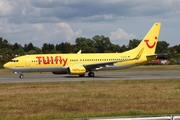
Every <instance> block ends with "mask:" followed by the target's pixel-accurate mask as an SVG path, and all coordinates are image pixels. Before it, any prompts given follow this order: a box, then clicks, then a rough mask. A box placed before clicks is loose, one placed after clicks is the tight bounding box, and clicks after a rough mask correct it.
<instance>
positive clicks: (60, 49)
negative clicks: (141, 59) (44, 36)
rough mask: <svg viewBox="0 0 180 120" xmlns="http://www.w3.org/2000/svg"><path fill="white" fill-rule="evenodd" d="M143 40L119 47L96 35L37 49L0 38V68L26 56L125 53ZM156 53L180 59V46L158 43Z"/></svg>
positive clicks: (132, 41) (31, 44) (30, 45)
mask: <svg viewBox="0 0 180 120" xmlns="http://www.w3.org/2000/svg"><path fill="white" fill-rule="evenodd" d="M140 42H141V40H138V39H132V40H129V44H128V45H127V46H126V45H118V44H113V43H112V42H111V41H110V38H109V37H105V36H103V35H102V36H100V35H95V36H94V37H92V38H91V39H90V38H84V37H78V38H76V40H75V44H71V43H69V42H61V43H59V44H51V43H44V44H43V45H42V47H41V48H39V47H36V46H34V45H33V43H31V42H30V43H28V44H24V46H22V45H21V44H19V43H14V44H11V43H9V42H8V40H7V39H3V38H0V67H2V65H3V64H4V63H5V62H7V61H9V60H10V59H12V58H14V57H16V56H21V55H26V54H47V53H49V54H54V53H77V52H78V51H79V50H82V52H83V53H110V52H124V51H127V50H130V49H133V48H135V47H136V46H137V45H138V44H139V43H140ZM156 53H168V55H167V58H168V59H171V58H180V44H179V45H175V46H173V47H169V43H167V42H166V41H158V43H157V49H156Z"/></svg>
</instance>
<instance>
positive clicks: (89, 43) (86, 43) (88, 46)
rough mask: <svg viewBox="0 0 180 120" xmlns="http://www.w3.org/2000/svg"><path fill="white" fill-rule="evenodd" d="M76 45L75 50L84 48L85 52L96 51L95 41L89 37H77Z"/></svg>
mask: <svg viewBox="0 0 180 120" xmlns="http://www.w3.org/2000/svg"><path fill="white" fill-rule="evenodd" d="M75 43H76V46H75V52H78V51H79V50H82V52H83V53H95V52H96V49H95V47H94V41H93V40H91V39H89V38H82V37H80V38H77V39H76V41H75Z"/></svg>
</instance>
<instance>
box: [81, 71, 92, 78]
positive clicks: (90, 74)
mask: <svg viewBox="0 0 180 120" xmlns="http://www.w3.org/2000/svg"><path fill="white" fill-rule="evenodd" d="M84 75H85V74H82V75H79V77H84ZM94 75H95V74H94V72H92V71H90V72H89V73H88V76H89V77H94Z"/></svg>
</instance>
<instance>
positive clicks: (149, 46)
mask: <svg viewBox="0 0 180 120" xmlns="http://www.w3.org/2000/svg"><path fill="white" fill-rule="evenodd" d="M155 39H156V40H157V37H155ZM144 42H146V45H147V46H148V48H150V49H152V48H153V47H154V46H155V45H156V42H154V43H153V45H149V40H144Z"/></svg>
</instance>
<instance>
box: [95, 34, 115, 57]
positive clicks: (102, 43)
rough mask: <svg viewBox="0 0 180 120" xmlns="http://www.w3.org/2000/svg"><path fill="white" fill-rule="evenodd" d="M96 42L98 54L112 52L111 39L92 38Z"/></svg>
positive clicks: (103, 37) (97, 36)
mask: <svg viewBox="0 0 180 120" xmlns="http://www.w3.org/2000/svg"><path fill="white" fill-rule="evenodd" d="M92 40H93V41H94V42H95V48H96V50H97V51H96V52H98V53H104V52H105V51H108V52H112V43H111V41H110V39H109V37H105V36H103V35H102V36H99V35H96V36H94V37H93V38H92Z"/></svg>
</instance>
